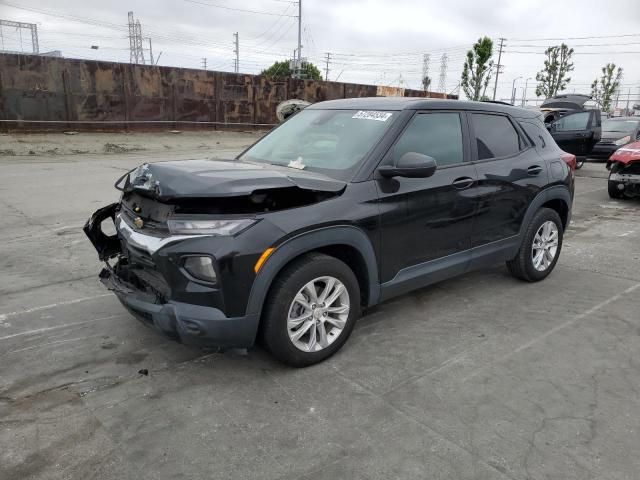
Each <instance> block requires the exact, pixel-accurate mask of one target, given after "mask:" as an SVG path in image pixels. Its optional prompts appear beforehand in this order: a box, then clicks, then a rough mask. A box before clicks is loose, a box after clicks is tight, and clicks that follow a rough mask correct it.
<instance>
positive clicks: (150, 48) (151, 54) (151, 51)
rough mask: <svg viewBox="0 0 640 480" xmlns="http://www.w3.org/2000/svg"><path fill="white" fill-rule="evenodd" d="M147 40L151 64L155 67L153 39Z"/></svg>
mask: <svg viewBox="0 0 640 480" xmlns="http://www.w3.org/2000/svg"><path fill="white" fill-rule="evenodd" d="M147 40H149V63H150V64H151V65H155V64H154V63H153V47H152V46H151V37H149V38H147Z"/></svg>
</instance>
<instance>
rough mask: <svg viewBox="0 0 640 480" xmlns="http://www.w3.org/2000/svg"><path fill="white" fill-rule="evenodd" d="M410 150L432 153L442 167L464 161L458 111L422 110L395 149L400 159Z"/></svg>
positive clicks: (397, 157) (395, 158)
mask: <svg viewBox="0 0 640 480" xmlns="http://www.w3.org/2000/svg"><path fill="white" fill-rule="evenodd" d="M407 152H415V153H421V154H423V155H429V156H430V157H433V158H434V159H435V160H436V164H437V165H438V166H440V167H442V166H446V165H455V164H456V163H462V162H463V160H464V155H463V149H462V125H461V122H460V115H459V114H457V113H419V114H418V115H416V116H415V117H414V118H413V120H411V123H410V124H409V126H408V127H407V129H406V130H405V131H404V132H403V133H402V136H401V137H400V139H399V140H398V142H397V143H396V145H395V147H394V151H393V155H394V160H395V161H396V162H397V161H398V159H399V158H400V157H402V155H404V154H405V153H407Z"/></svg>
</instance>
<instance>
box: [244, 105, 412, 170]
mask: <svg viewBox="0 0 640 480" xmlns="http://www.w3.org/2000/svg"><path fill="white" fill-rule="evenodd" d="M398 113H399V112H387V111H380V110H371V111H370V110H319V109H307V110H302V111H301V112H300V113H298V114H297V115H295V116H294V117H291V118H290V119H288V120H287V121H286V122H285V123H284V124H282V125H281V126H280V127H278V128H277V129H275V130H273V131H272V132H271V133H269V134H268V135H266V136H265V137H264V138H262V140H260V141H259V142H258V143H256V144H255V145H254V146H253V147H251V148H249V150H247V151H246V152H245V153H244V154H242V155H241V156H240V157H239V160H244V161H249V162H256V163H268V164H272V165H282V166H285V167H286V166H289V167H292V168H302V169H307V170H311V171H318V172H321V173H324V174H326V175H329V176H332V177H334V178H338V179H340V180H348V179H349V178H350V176H351V175H352V174H353V172H354V170H355V169H356V168H357V167H358V166H359V164H360V162H361V161H362V160H363V159H364V157H365V155H366V154H367V153H368V152H369V151H370V150H371V149H372V148H373V147H374V146H375V145H376V144H377V143H378V142H379V141H380V139H381V138H382V136H383V135H384V133H385V132H386V131H387V130H388V129H389V127H390V126H391V124H392V123H393V122H394V121H395V119H396V117H397V116H398Z"/></svg>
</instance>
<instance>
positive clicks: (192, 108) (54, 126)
mask: <svg viewBox="0 0 640 480" xmlns="http://www.w3.org/2000/svg"><path fill="white" fill-rule="evenodd" d="M389 95H396V96H411V97H424V96H427V95H428V96H431V97H438V98H444V97H445V95H444V94H441V93H427V92H424V91H422V90H408V89H397V88H393V87H376V86H373V85H360V84H352V83H338V82H322V81H314V80H299V79H293V78H283V79H277V80H272V79H268V78H266V77H263V76H259V75H247V74H236V73H226V72H213V71H207V70H194V69H187V68H175V67H159V66H151V65H134V64H128V63H112V62H98V61H92V60H76V59H67V58H52V57H42V56H38V55H15V54H0V128H3V129H5V130H7V129H12V130H13V129H20V130H64V129H68V128H73V129H75V130H79V129H83V130H114V129H123V128H126V129H147V130H148V129H154V128H164V129H166V128H167V127H172V128H181V129H185V128H216V129H219V128H225V129H246V128H268V127H270V126H272V125H274V124H276V123H277V119H276V115H275V110H276V106H277V105H278V104H279V103H280V102H282V101H284V100H287V99H291V98H298V99H302V100H306V101H309V102H319V101H323V100H332V99H338V98H352V97H372V96H389ZM449 98H457V97H455V96H449Z"/></svg>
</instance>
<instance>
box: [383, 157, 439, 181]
mask: <svg viewBox="0 0 640 480" xmlns="http://www.w3.org/2000/svg"><path fill="white" fill-rule="evenodd" d="M436 168H437V165H436V159H435V158H433V157H430V156H428V155H422V154H421V153H416V152H407V153H405V154H404V155H402V156H401V157H400V159H399V160H398V163H397V164H396V165H395V166H393V165H383V166H381V167H380V168H378V172H379V173H380V175H382V176H383V177H387V178H391V177H407V178H427V177H430V176H431V175H433V174H434V173H435V171H436Z"/></svg>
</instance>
